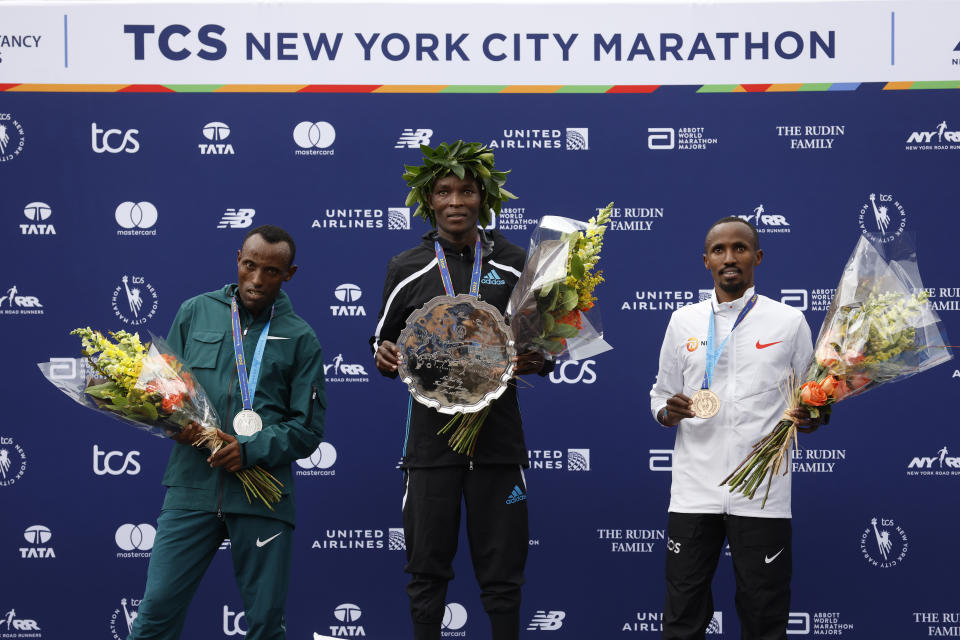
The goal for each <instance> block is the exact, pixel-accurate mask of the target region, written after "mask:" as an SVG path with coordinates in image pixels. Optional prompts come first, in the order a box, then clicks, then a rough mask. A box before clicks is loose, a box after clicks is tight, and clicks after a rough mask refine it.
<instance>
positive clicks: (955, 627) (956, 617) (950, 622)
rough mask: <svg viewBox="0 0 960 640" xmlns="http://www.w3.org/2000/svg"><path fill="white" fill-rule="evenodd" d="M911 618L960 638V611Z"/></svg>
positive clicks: (933, 632) (931, 631)
mask: <svg viewBox="0 0 960 640" xmlns="http://www.w3.org/2000/svg"><path fill="white" fill-rule="evenodd" d="M957 46H958V47H960V45H957ZM911 616H912V617H913V622H914V624H918V625H921V626H922V627H925V628H924V629H923V631H921V633H924V632H925V633H926V634H927V635H926V637H928V638H941V637H947V636H954V637H955V636H960V611H929V612H920V611H915V612H913V613H911Z"/></svg>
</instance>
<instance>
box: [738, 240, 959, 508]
mask: <svg viewBox="0 0 960 640" xmlns="http://www.w3.org/2000/svg"><path fill="white" fill-rule="evenodd" d="M928 297H929V294H928V292H927V291H925V290H924V288H923V284H922V283H921V281H920V272H919V270H918V268H917V260H916V255H915V253H914V252H913V251H908V252H906V253H905V254H904V256H903V257H902V258H899V259H888V258H886V257H884V255H883V253H882V249H881V248H880V247H878V246H877V245H875V244H874V243H873V242H872V241H870V240H869V239H868V238H867V237H866V236H862V237H861V238H860V241H859V242H858V243H857V246H856V249H854V251H853V255H851V256H850V259H849V260H848V261H847V265H846V267H845V268H844V270H843V275H842V276H841V278H840V284H839V285H837V290H836V293H835V294H834V297H833V302H832V303H831V305H830V309H829V311H827V315H826V317H825V318H824V321H823V326H822V327H821V328H820V334H819V336H818V337H817V341H816V346H815V349H814V356H813V360H812V362H811V363H810V365H809V367H808V368H807V371H806V374H805V375H804V376H803V378H802V379H799V380H798V379H796V377H795V376H793V375H790V376H788V378H787V379H786V380H785V381H784V382H783V383H781V390H783V392H784V393H785V395H786V396H787V411H786V412H785V413H784V415H783V417H782V418H781V419H780V422H778V423H777V425H776V426H775V427H774V429H773V431H772V432H771V433H770V434H769V435H767V436H766V437H765V438H763V439H762V440H760V441H759V442H757V443H756V444H755V445H754V446H753V450H752V451H751V452H750V454H749V455H748V456H747V457H746V458H745V459H744V460H743V461H742V462H741V463H740V465H739V466H738V467H737V468H736V469H734V470H733V473H731V474H730V475H729V476H727V477H726V478H725V479H724V480H723V482H721V483H720V484H721V485H724V484H725V485H728V486H729V487H730V491H731V492H733V491H739V492H741V493H743V494H744V495H746V496H748V497H750V498H751V499H752V498H753V496H754V495H755V494H756V492H757V488H758V487H759V486H760V485H761V484H762V483H763V481H764V480H766V484H767V490H766V493H765V494H764V505H765V504H766V496H767V495H769V493H770V484H771V482H772V481H773V477H774V476H775V475H776V474H777V473H779V471H780V469H781V467H783V473H784V475H786V473H787V472H788V470H789V468H790V467H789V453H790V446H791V444H798V443H797V425H796V421H795V420H794V418H793V417H792V416H791V415H790V411H791V410H793V409H796V408H797V407H805V408H806V409H807V410H808V411H809V412H810V415H811V417H814V418H816V417H819V416H821V415H829V413H830V411H831V408H832V406H833V404H834V403H837V402H840V401H841V400H846V399H847V398H852V397H853V396H855V395H859V394H861V393H864V392H865V391H868V390H870V389H875V388H876V387H878V386H880V385H882V384H886V383H888V382H895V381H897V380H903V379H905V378H907V377H909V376H912V375H915V374H917V373H920V372H921V371H926V370H927V369H930V368H931V367H935V366H936V365H938V364H941V363H943V362H946V361H947V360H949V359H950V358H951V357H952V355H951V354H950V353H948V352H947V349H946V343H947V338H946V333H945V331H944V329H943V326H942V324H941V321H940V318H939V317H938V316H937V314H936V313H935V312H934V311H933V310H932V309H930V308H929V305H927V304H926V300H927V298H928Z"/></svg>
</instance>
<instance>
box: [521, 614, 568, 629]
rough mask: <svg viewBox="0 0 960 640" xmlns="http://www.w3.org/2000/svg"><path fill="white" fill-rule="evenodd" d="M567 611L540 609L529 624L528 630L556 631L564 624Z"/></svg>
mask: <svg viewBox="0 0 960 640" xmlns="http://www.w3.org/2000/svg"><path fill="white" fill-rule="evenodd" d="M566 617H567V612H566V611H555V610H552V609H551V610H549V611H548V610H546V609H538V610H537V612H536V613H534V614H533V618H531V619H530V624H528V625H527V631H556V630H557V629H559V628H560V627H562V626H563V620H564V618H566Z"/></svg>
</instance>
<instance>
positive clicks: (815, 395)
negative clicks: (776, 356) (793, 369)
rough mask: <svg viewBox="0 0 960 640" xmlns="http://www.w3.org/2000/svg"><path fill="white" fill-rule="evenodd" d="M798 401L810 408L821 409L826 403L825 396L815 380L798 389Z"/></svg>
mask: <svg viewBox="0 0 960 640" xmlns="http://www.w3.org/2000/svg"><path fill="white" fill-rule="evenodd" d="M800 401H801V402H803V404H807V405H810V406H811V407H822V406H823V405H825V404H826V403H827V394H826V393H824V391H823V389H821V388H820V385H819V384H817V382H816V381H815V380H811V381H810V382H804V383H803V385H802V386H801V387H800Z"/></svg>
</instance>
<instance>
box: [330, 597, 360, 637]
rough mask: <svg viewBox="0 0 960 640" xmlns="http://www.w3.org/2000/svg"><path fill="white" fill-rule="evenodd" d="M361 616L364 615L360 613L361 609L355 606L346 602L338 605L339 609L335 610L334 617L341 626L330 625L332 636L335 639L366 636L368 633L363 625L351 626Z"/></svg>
mask: <svg viewBox="0 0 960 640" xmlns="http://www.w3.org/2000/svg"><path fill="white" fill-rule="evenodd" d="M361 615H363V613H362V612H361V611H360V607H358V606H357V605H355V604H350V603H349V602H345V603H343V604H341V605H338V606H337V608H336V609H334V610H333V617H334V618H336V619H337V621H338V622H340V624H333V625H330V635H332V636H333V637H335V638H355V637H360V636H366V635H367V633H366V632H365V631H364V630H363V625H359V624H351V623H353V622H356V621H357V620H359V619H360V616H361Z"/></svg>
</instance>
